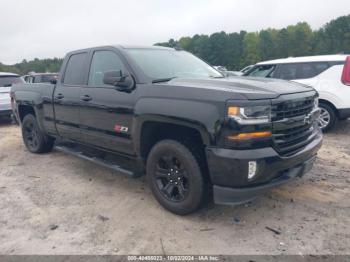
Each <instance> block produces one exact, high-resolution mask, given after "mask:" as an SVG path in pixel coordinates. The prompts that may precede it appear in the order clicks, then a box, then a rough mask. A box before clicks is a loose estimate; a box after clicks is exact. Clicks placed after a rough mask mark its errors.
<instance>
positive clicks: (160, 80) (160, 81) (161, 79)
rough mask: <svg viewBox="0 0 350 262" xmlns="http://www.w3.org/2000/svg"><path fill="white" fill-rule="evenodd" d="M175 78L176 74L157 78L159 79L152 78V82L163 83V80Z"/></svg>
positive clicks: (167, 80)
mask: <svg viewBox="0 0 350 262" xmlns="http://www.w3.org/2000/svg"><path fill="white" fill-rule="evenodd" d="M174 78H176V76H173V77H168V78H159V79H154V80H152V83H153V84H154V83H163V82H169V81H170V80H172V79H174Z"/></svg>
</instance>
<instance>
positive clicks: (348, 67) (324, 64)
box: [244, 55, 350, 131]
mask: <svg viewBox="0 0 350 262" xmlns="http://www.w3.org/2000/svg"><path fill="white" fill-rule="evenodd" d="M244 75H245V76H256V77H269V78H279V79H285V80H292V81H294V82H299V83H303V84H306V85H310V86H312V87H314V88H315V89H316V90H317V91H318V93H319V96H320V97H319V102H320V103H319V107H320V109H321V116H320V121H319V125H320V127H321V128H322V129H323V130H324V131H328V130H330V129H331V128H332V127H333V126H334V125H335V123H336V122H337V120H344V119H347V118H349V117H350V56H347V55H323V56H308V57H290V58H286V59H278V60H271V61H265V62H260V63H257V64H256V65H255V66H254V67H253V68H252V69H250V70H249V71H248V72H246V73H245V74H244Z"/></svg>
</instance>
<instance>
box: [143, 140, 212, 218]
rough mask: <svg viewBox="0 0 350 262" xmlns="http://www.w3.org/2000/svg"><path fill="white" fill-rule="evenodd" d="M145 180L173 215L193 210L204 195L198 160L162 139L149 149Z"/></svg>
mask: <svg viewBox="0 0 350 262" xmlns="http://www.w3.org/2000/svg"><path fill="white" fill-rule="evenodd" d="M147 178H148V182H149V184H150V187H151V190H152V192H153V194H154V196H155V198H156V199H157V200H158V202H159V203H160V204H161V205H162V206H163V207H164V208H165V209H167V210H169V211H171V212H173V213H175V214H177V215H186V214H189V213H192V212H194V211H196V210H197V209H198V208H199V207H200V206H201V204H202V203H203V202H204V200H205V199H206V197H207V194H208V190H207V186H206V185H207V184H206V180H205V177H204V176H203V174H202V172H201V166H200V164H199V163H198V159H197V158H196V157H195V155H194V154H193V153H192V152H191V151H190V149H189V148H187V147H186V146H185V145H183V144H181V143H179V142H177V141H175V140H162V141H160V142H158V143H157V144H156V145H155V146H154V147H153V148H152V150H151V152H150V153H149V157H148V159H147Z"/></svg>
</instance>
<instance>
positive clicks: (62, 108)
mask: <svg viewBox="0 0 350 262" xmlns="http://www.w3.org/2000/svg"><path fill="white" fill-rule="evenodd" d="M63 68H65V71H64V72H63V75H62V78H61V80H60V82H59V83H58V84H57V86H56V88H55V91H54V95H53V100H54V111H55V123H56V129H57V132H58V133H59V135H61V136H62V137H64V138H68V139H72V140H76V141H82V136H81V132H80V127H79V124H80V115H79V111H80V93H81V89H82V88H83V87H84V86H86V84H87V71H88V52H81V53H74V54H72V55H70V56H69V57H68V60H67V61H65V66H64V67H63Z"/></svg>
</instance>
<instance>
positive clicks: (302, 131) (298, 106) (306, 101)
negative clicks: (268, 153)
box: [272, 96, 315, 156]
mask: <svg viewBox="0 0 350 262" xmlns="http://www.w3.org/2000/svg"><path fill="white" fill-rule="evenodd" d="M314 100H315V96H312V97H306V98H305V97H304V98H299V99H291V100H285V101H283V102H277V103H275V104H273V106H272V126H273V142H274V148H275V149H276V151H277V152H278V153H279V154H280V155H283V156H289V155H293V154H295V153H297V152H298V151H300V150H302V149H303V148H305V146H307V145H308V144H309V143H310V142H311V141H312V140H313V139H314V137H315V132H314V131H315V123H305V121H304V119H305V117H306V116H307V115H308V114H310V113H311V111H312V110H313V108H314V102H315V101H314Z"/></svg>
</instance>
